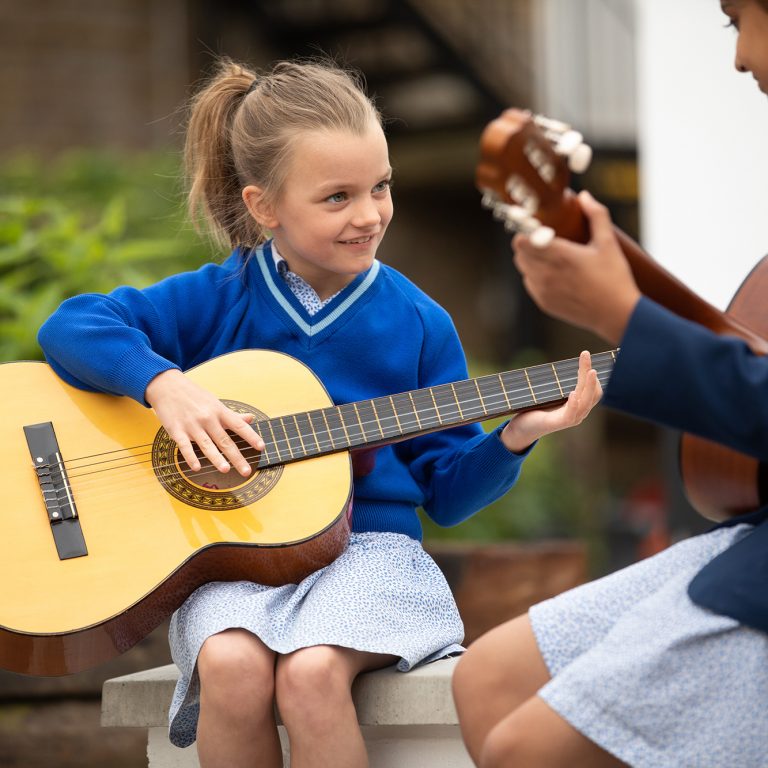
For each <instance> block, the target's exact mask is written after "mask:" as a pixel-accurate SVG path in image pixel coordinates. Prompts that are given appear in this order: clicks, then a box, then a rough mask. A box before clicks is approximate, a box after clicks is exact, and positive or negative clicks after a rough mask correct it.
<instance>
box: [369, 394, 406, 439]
mask: <svg viewBox="0 0 768 768" xmlns="http://www.w3.org/2000/svg"><path fill="white" fill-rule="evenodd" d="M371 406H372V408H373V412H374V414H375V415H376V422H377V423H378V425H379V430H380V431H381V436H382V437H397V436H398V435H401V434H402V428H401V426H400V419H398V417H397V410H396V409H395V404H394V403H393V402H392V398H391V397H377V398H376V399H375V400H372V401H371Z"/></svg>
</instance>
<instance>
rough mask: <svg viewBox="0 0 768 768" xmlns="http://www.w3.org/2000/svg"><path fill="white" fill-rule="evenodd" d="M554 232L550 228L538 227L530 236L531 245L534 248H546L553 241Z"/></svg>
mask: <svg viewBox="0 0 768 768" xmlns="http://www.w3.org/2000/svg"><path fill="white" fill-rule="evenodd" d="M554 236H555V230H554V229H552V227H539V228H538V229H536V230H534V231H533V232H531V234H530V238H531V243H532V244H533V245H534V246H536V248H546V247H547V246H548V245H549V244H550V243H551V242H552V240H553V238H554Z"/></svg>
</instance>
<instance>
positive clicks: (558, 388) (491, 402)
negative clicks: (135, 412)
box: [65, 365, 612, 483]
mask: <svg viewBox="0 0 768 768" xmlns="http://www.w3.org/2000/svg"><path fill="white" fill-rule="evenodd" d="M537 367H538V366H537ZM593 367H595V369H596V370H597V372H598V378H599V379H600V380H601V381H602V383H605V381H607V375H606V374H610V368H612V366H611V367H610V368H607V369H605V370H602V371H601V370H599V369H598V365H594V366H593ZM508 373H518V371H511V372H508ZM543 373H546V372H543ZM561 374H563V375H561V376H560V378H559V384H558V385H555V386H547V387H546V388H542V387H541V386H539V389H538V390H537V391H536V386H537V385H540V382H541V381H542V380H543V379H544V376H543V375H542V373H539V374H538V375H537V373H536V372H533V375H531V371H530V370H529V371H528V376H529V379H530V381H531V385H532V386H533V388H534V391H535V392H536V396H537V397H538V398H540V399H544V398H547V397H549V395H551V394H554V395H562V393H563V391H564V389H566V388H567V389H568V391H570V390H571V385H573V384H574V382H575V381H576V380H577V379H576V377H574V376H573V375H572V371H569V370H563V369H561ZM569 374H570V375H569ZM503 375H504V374H497V375H490V376H489V377H487V378H489V379H492V378H496V376H503ZM601 376H602V377H605V381H603V379H602V378H601ZM480 378H481V379H483V378H486V377H480ZM468 381H471V380H468ZM462 383H463V382H457V384H462ZM546 383H547V384H550V383H551V373H550V376H549V377H548V378H547V382H546ZM438 386H441V385H438ZM419 391H421V390H419ZM529 392H530V388H529V387H521V388H520V389H518V390H517V393H518V394H515V393H514V392H510V393H504V392H502V393H501V394H494V395H490V396H487V397H485V398H483V397H476V398H468V399H466V400H464V401H463V405H464V408H463V409H461V414H463V416H465V417H466V418H467V419H474V418H475V416H484V415H486V412H487V411H488V410H492V409H493V408H495V407H496V406H506V405H507V404H509V406H510V411H512V412H514V411H515V410H517V409H518V408H519V407H523V405H522V404H525V405H528V404H530V397H529ZM555 399H560V398H558V397H556V398H555ZM346 405H352V404H346ZM477 405H479V406H480V407H479V408H477V409H476V410H472V409H473V408H476V406H477ZM329 407H330V408H337V407H340V406H329ZM427 412H436V413H437V411H436V409H435V408H434V407H430V408H428V409H422V410H421V411H419V409H416V408H415V409H414V414H415V415H416V416H417V420H418V414H419V413H421V415H424V414H426V413H427ZM498 415H499V416H502V415H504V414H502V413H500V414H498ZM278 418H279V417H278ZM488 418H493V416H492V415H488ZM382 419H383V420H386V421H390V422H393V424H394V423H396V422H397V419H396V417H395V416H384V417H381V418H379V420H378V421H377V420H369V421H359V426H360V428H361V430H362V431H363V433H365V429H366V427H368V426H372V425H376V429H377V430H378V431H379V432H380V433H382V438H381V439H382V440H384V441H386V440H387V435H386V434H385V433H384V430H383V429H382V428H381V422H382ZM259 423H264V422H259ZM310 424H311V422H310ZM438 424H442V422H441V421H440V419H439V413H438V422H437V424H435V423H433V424H430V425H428V426H426V429H427V430H430V431H431V430H433V429H434V428H435V427H436V426H437V425H438ZM451 426H454V425H453V424H448V425H446V426H445V427H444V428H450V427H451ZM341 430H343V427H335V428H332V429H330V430H325V433H326V434H327V435H328V439H327V440H326V441H322V442H323V443H326V444H324V445H321V441H320V440H317V439H316V440H315V441H314V442H315V443H316V445H317V449H318V451H319V452H321V453H326V452H332V451H334V450H353V449H354V448H355V447H356V446H354V445H344V446H343V447H339V448H338V449H336V446H335V445H334V441H333V435H332V433H333V432H334V431H336V432H338V431H341ZM395 434H402V430H400V429H398V430H397V431H396V432H395V433H394V434H393V435H390V436H389V437H393V436H395ZM418 434H420V430H419V429H418V427H417V429H416V430H415V432H414V436H416V435H418ZM286 435H287V433H286ZM313 435H314V437H317V435H316V434H315V433H313ZM404 438H405V439H407V435H404ZM291 439H293V440H294V444H296V443H300V442H301V438H300V436H299V433H297V434H296V436H295V437H293V438H291V437H290V436H286V438H285V439H283V438H279V439H276V440H274V441H272V442H270V443H268V444H267V450H266V451H264V452H262V451H257V450H256V449H254V448H253V447H252V446H250V444H249V443H247V442H246V441H245V440H244V439H242V438H236V439H235V444H236V445H237V447H238V448H239V449H240V450H241V452H242V453H244V458H246V460H248V459H251V458H256V462H255V463H256V464H258V460H260V458H261V457H262V455H263V454H264V453H267V454H268V449H269V448H271V449H272V450H273V451H276V453H277V457H278V460H279V462H280V463H287V462H288V461H290V459H283V458H281V454H282V453H283V450H286V449H287V451H288V453H290V454H291V458H294V457H293V450H292V447H291V442H290V441H291ZM372 442H376V441H375V440H367V441H364V443H363V445H365V444H366V443H372ZM150 445H151V444H149V443H147V444H145V445H143V446H135V448H134V449H121V450H117V451H110V452H107V453H121V452H122V451H128V450H135V449H140V448H144V447H150ZM302 446H303V443H302ZM281 449H283V450H281ZM97 455H106V454H97ZM312 455H315V454H314V452H313V451H310V452H307V451H306V449H304V455H302V456H301V457H300V458H309V457H311V456H312ZM141 456H145V457H146V458H143V459H142V458H140V457H141ZM85 458H90V457H81V458H80V459H71V460H69V461H68V462H65V466H67V467H68V468H69V470H71V474H70V475H69V477H70V480H76V479H78V478H84V477H88V476H94V475H100V474H102V473H104V472H110V473H112V472H115V471H118V470H131V469H135V468H143V465H147V464H151V451H146V452H142V453H140V454H135V455H133V456H122V457H117V458H113V459H107V460H104V461H100V462H93V463H91V464H85V465H79V466H77V467H74V466H71V465H72V464H73V463H74V462H78V461H82V460H83V459H85ZM137 458H138V459H139V460H138V461H129V460H130V459H137ZM268 458H269V457H268ZM123 460H125V461H128V463H124V464H118V465H116V466H107V467H103V468H102V469H95V470H93V469H91V467H94V466H98V465H99V464H110V463H114V462H116V461H123ZM200 460H201V469H200V470H198V471H196V472H195V473H194V475H195V477H200V478H203V477H205V476H206V475H212V474H219V473H220V470H218V468H216V467H214V466H213V465H212V463H211V462H210V460H208V459H207V458H206V457H204V456H203V457H201V459H200ZM249 463H251V462H250V461H249ZM174 466H175V464H174V463H169V464H167V465H158V466H157V467H155V469H168V468H172V467H174ZM256 468H257V469H259V467H258V466H257V467H256ZM261 468H264V467H261ZM83 469H89V470H90V471H88V472H82V471H81V470H83ZM249 479H250V476H249V477H248V478H243V480H242V482H243V483H244V482H247V480H249Z"/></svg>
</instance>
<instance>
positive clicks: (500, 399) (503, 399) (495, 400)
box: [67, 371, 608, 470]
mask: <svg viewBox="0 0 768 768" xmlns="http://www.w3.org/2000/svg"><path fill="white" fill-rule="evenodd" d="M602 373H608V371H603V372H602ZM598 374H600V372H598ZM491 378H495V376H494V377H491ZM537 378H538V377H533V378H532V384H534V386H535V385H536V384H537ZM468 381H472V380H468ZM572 381H573V379H572V378H561V384H562V383H565V384H566V385H570V384H571V383H572ZM458 383H459V384H462V383H464V382H458ZM547 383H549V380H548V381H547ZM438 386H443V385H438ZM417 391H418V392H426V391H427V390H417ZM518 391H519V392H525V393H526V395H525V397H524V401H528V397H527V392H528V388H527V387H525V388H521V389H520V390H518ZM552 393H554V394H555V395H556V396H557V395H562V394H563V392H562V388H561V386H558V387H548V388H546V389H542V388H541V387H539V389H538V395H539V397H540V398H541V397H548V396H549V395H550V394H552ZM384 399H386V398H384ZM518 399H519V398H518V396H517V395H515V394H514V393H512V395H511V398H510V397H507V396H505V395H504V393H502V395H501V396H499V395H496V394H494V395H492V396H487V395H486V397H482V395H481V396H480V397H478V398H468V399H465V400H464V401H463V404H464V406H465V408H464V411H467V412H468V408H467V406H469V408H471V407H473V403H477V402H481V403H482V404H486V403H490V405H491V408H493V407H495V406H496V405H498V404H502V405H504V404H506V403H507V401H509V404H510V409H511V410H513V411H514V410H517V408H518V402H517V401H518ZM555 399H560V398H559V397H556V398H555ZM513 401H514V404H513ZM369 402H372V401H369ZM353 405H355V404H354V403H346V404H343V405H341V406H328V409H330V410H337V409H339V408H344V407H347V408H348V407H349V406H353ZM451 405H452V404H451ZM442 407H445V404H443V406H442ZM519 407H523V406H522V405H521V406H519ZM317 410H324V409H317ZM485 410H488V408H487V407H486V408H482V409H481V410H480V411H477V412H473V413H471V414H470V413H469V412H468V413H467V415H469V416H470V417H471V418H474V417H475V416H476V415H478V414H479V415H481V416H483V415H485ZM432 411H435V412H437V409H436V408H434V407H432V406H430V407H429V408H426V409H418V408H415V409H412V412H413V413H414V415H416V416H417V420H418V415H422V416H423V415H424V414H426V413H429V412H432ZM309 413H310V412H306V413H305V414H297V415H308V414H309ZM460 413H463V411H460ZM499 415H502V414H499ZM286 417H288V418H289V417H290V415H287V416H282V417H275V418H273V419H267V420H266V421H263V420H262V421H259V422H257V424H266V423H267V422H270V421H279V420H280V419H282V418H286ZM491 417H492V416H491V415H490V414H489V415H488V418H491ZM396 418H397V417H396V416H387V415H383V416H382V415H379V419H378V422H375V421H374V420H371V421H360V420H358V424H359V425H360V426H361V428H362V429H363V430H365V428H366V426H369V425H372V424H374V423H380V421H381V420H382V419H386V420H389V421H392V420H393V419H396ZM438 418H439V416H438ZM438 423H441V422H438ZM282 426H283V428H284V425H282ZM310 426H311V425H310ZM431 426H433V425H429V427H428V428H430V427H431ZM449 426H450V425H449ZM339 429H343V427H332V428H331V429H330V431H338V430H339ZM326 431H327V430H326ZM380 431H381V430H380ZM417 431H418V430H417ZM395 434H396V433H395ZM293 439H294V440H295V439H300V437H299V433H298V432H297V433H296V435H295V436H294V438H293ZM289 441H290V438H288V439H286V440H283V439H278V440H275V441H273V442H272V445H275V444H280V443H285V444H288V443H289ZM366 442H368V441H366ZM239 445H248V444H247V443H246V442H245V441H243V442H241V443H240V444H239ZM150 446H151V444H150V443H146V444H144V445H138V446H133V447H131V448H125V449H118V450H115V451H107V452H104V453H100V454H94V455H92V456H84V457H79V458H75V459H69V460H68V462H67V464H68V465H72V464H74V463H75V462H78V461H83V460H84V459H87V458H95V457H101V456H108V455H110V454H113V453H121V452H124V451H130V450H138V449H142V448H149V447H150ZM148 454H149V452H148V451H147V452H146V453H145V454H138V455H139V456H141V455H148ZM116 460H119V459H116V458H113V459H105V460H103V461H101V462H92V464H90V465H81V466H80V467H71V468H72V469H75V470H76V469H82V468H87V467H88V466H95V465H97V464H100V463H109V462H113V461H116Z"/></svg>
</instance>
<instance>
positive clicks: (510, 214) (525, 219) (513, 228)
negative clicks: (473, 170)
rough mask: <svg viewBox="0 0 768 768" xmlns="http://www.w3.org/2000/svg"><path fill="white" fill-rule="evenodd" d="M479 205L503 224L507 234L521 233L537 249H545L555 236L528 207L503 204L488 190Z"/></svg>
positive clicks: (550, 228)
mask: <svg viewBox="0 0 768 768" xmlns="http://www.w3.org/2000/svg"><path fill="white" fill-rule="evenodd" d="M481 204H482V206H483V207H484V208H488V209H489V210H490V211H491V212H492V213H493V217H494V218H495V219H497V220H498V221H502V222H504V229H505V230H506V231H507V232H522V233H523V234H526V235H528V236H529V237H530V238H531V243H533V245H535V246H536V247H537V248H546V247H547V246H548V245H549V244H550V243H551V242H552V238H553V237H554V236H555V231H554V230H553V229H552V227H545V226H544V225H543V224H542V223H541V222H540V221H539V220H538V219H537V218H536V217H535V216H534V215H533V214H532V213H531V212H530V210H529V208H528V207H523V206H522V205H510V204H508V203H505V202H503V201H501V200H499V198H498V196H497V195H496V194H495V193H494V192H492V191H490V190H486V191H485V193H484V194H483V198H482V203H481Z"/></svg>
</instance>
